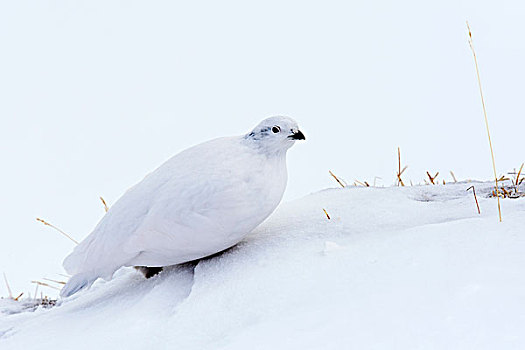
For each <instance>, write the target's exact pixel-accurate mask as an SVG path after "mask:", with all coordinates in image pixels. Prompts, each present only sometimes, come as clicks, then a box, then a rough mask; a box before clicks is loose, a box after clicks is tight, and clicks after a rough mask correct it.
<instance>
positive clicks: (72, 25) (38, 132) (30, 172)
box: [0, 1, 525, 296]
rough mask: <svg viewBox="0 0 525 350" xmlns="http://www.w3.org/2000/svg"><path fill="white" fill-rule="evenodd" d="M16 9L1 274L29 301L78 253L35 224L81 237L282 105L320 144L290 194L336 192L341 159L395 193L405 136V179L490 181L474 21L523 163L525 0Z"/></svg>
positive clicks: (494, 114)
mask: <svg viewBox="0 0 525 350" xmlns="http://www.w3.org/2000/svg"><path fill="white" fill-rule="evenodd" d="M0 4H1V5H0V50H1V51H0V123H1V124H0V125H1V126H0V166H1V168H0V169H1V171H0V195H1V202H0V224H1V226H0V237H1V239H0V272H1V271H5V272H6V274H7V276H8V278H9V280H10V282H11V287H12V289H13V292H14V293H16V294H18V293H19V292H22V291H25V292H26V293H27V291H29V290H30V289H32V287H30V284H29V282H30V280H32V279H41V278H42V277H50V278H56V277H57V274H58V273H61V272H62V268H61V261H62V259H63V258H64V257H65V256H66V255H67V254H68V253H69V251H70V250H71V249H72V248H73V244H72V242H70V241H68V240H67V239H65V238H63V237H62V236H60V235H59V234H58V233H56V232H54V231H52V230H51V229H50V228H47V227H44V226H42V225H41V224H39V223H37V222H36V221H35V218H36V217H42V218H44V219H46V220H48V221H50V222H51V223H53V224H55V225H57V226H59V227H61V228H62V229H63V230H64V231H66V232H68V233H70V234H71V235H72V236H74V237H75V238H77V239H79V240H80V239H82V238H83V237H85V236H86V235H87V234H88V233H89V232H90V230H91V229H92V228H93V227H94V226H95V224H96V223H97V221H98V220H99V219H100V218H101V217H102V215H103V213H104V212H103V207H102V205H101V203H100V202H99V199H98V196H100V195H102V196H103V197H104V198H105V199H106V200H107V201H108V203H109V204H110V205H111V203H113V202H114V201H115V200H117V199H118V197H119V196H120V195H121V194H122V193H123V192H124V191H125V190H126V189H127V188H129V187H130V186H131V185H133V184H134V183H136V182H138V181H139V180H141V179H142V178H143V177H144V175H146V174H147V173H148V172H149V171H151V170H153V169H154V168H156V167H157V166H158V165H160V164H161V163H162V162H163V161H164V160H166V159H167V158H169V157H170V156H171V155H173V154H175V153H177V152H179V151H180V150H182V149H184V148H187V147H189V146H191V145H193V144H196V143H199V142H202V141H205V140H208V139H211V138H214V137H217V136H225V135H235V134H242V133H245V132H248V131H249V130H250V129H251V128H252V127H253V126H254V125H256V124H257V123H258V122H259V121H260V120H261V119H263V118H265V117H268V116H271V115H276V114H282V115H288V116H291V117H293V118H295V119H296V120H297V121H298V122H299V125H300V126H301V129H302V130H303V132H304V133H305V135H306V137H307V141H306V142H305V143H298V144H297V145H296V146H295V147H294V148H293V149H291V150H290V152H289V161H288V165H289V184H288V189H287V193H286V195H285V200H290V199H294V198H298V197H301V196H303V195H305V194H308V193H310V192H313V191H317V190H319V189H322V188H325V187H327V186H336V184H335V182H334V181H333V180H332V179H331V178H330V177H329V175H328V170H329V169H331V170H333V171H334V172H335V173H336V174H338V175H340V176H341V177H343V178H345V179H346V180H348V181H349V182H353V180H354V179H358V180H360V181H365V180H366V181H368V182H373V181H374V177H375V176H378V177H381V178H382V180H377V181H378V184H380V185H385V186H389V185H391V184H392V183H393V181H394V178H395V171H396V167H397V153H396V152H397V151H396V149H397V147H398V146H400V147H401V150H402V158H403V160H402V161H403V163H404V164H407V165H408V166H409V168H408V170H407V172H406V173H405V179H406V181H407V182H408V180H410V179H411V180H413V181H414V183H418V182H422V181H423V178H424V176H425V171H427V170H429V171H431V172H436V171H439V172H440V174H442V175H443V176H445V177H444V178H445V179H446V180H447V181H448V180H449V179H450V175H449V174H448V172H449V171H450V170H453V171H454V172H455V174H456V176H457V177H458V179H468V178H477V179H490V178H491V176H492V167H491V162H490V153H489V148H488V142H487V137H486V130H485V125H484V121H483V114H482V110H481V103H480V98H479V92H478V87H477V81H476V76H475V70H474V62H473V59H472V54H471V52H470V49H469V46H468V44H467V31H466V27H465V20H467V19H468V20H469V21H470V24H471V27H472V29H473V35H474V43H475V47H476V50H477V54H478V59H479V64H480V69H481V77H482V82H483V88H484V93H485V97H486V103H487V110H488V116H489V121H490V126H491V131H492V136H493V143H494V147H495V154H496V162H497V167H498V172H499V173H504V172H507V171H510V170H512V169H513V168H517V167H519V165H520V164H521V163H522V162H523V161H525V159H524V151H523V146H524V143H523V138H522V135H523V131H524V130H525V120H524V118H523V105H522V100H523V91H524V89H523V86H524V81H525V79H524V78H525V77H524V75H525V70H524V64H523V62H524V61H525V41H524V34H525V22H524V21H523V18H524V15H525V12H524V7H523V5H522V2H520V1H514V2H512V1H498V2H480V1H439V2H423V1H414V2H406V1H391V2H388V1H378V2H377V1H362V2H343V1H340V2H337V1H322V2H321V1H320V2H306V1H295V2H292V1H264V2H259V3H254V2H250V3H248V2H242V1H239V2H224V1H221V2H211V1H210V2H201V1H199V2H191V3H190V2H182V1H180V2H172V1H155V2H136V1H80V2H79V1H75V2H71V1H69V2H68V1H33V2H28V1H1V2H0ZM442 175H440V176H439V178H442ZM58 277H59V278H60V276H58ZM48 293H49V294H51V295H52V294H54V292H53V291H52V290H50V291H48ZM6 294H7V292H6V291H5V289H4V287H3V286H2V287H0V295H4V296H5V295H6Z"/></svg>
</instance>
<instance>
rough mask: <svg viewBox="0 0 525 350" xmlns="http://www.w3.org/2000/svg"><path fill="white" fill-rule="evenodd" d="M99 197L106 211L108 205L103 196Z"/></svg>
mask: <svg viewBox="0 0 525 350" xmlns="http://www.w3.org/2000/svg"><path fill="white" fill-rule="evenodd" d="M99 198H100V200H101V201H102V204H103V205H104V210H105V211H106V213H107V212H108V210H109V207H108V205H107V204H106V201H105V200H104V198H102V196H101V197H99Z"/></svg>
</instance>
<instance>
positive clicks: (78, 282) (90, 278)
mask: <svg viewBox="0 0 525 350" xmlns="http://www.w3.org/2000/svg"><path fill="white" fill-rule="evenodd" d="M98 277H99V276H98V274H95V273H93V272H81V273H79V274H76V275H74V276H73V277H71V278H70V279H69V281H68V282H67V283H66V285H65V286H64V287H63V288H62V290H61V291H60V296H61V297H62V298H66V297H68V296H70V295H73V294H75V293H76V292H78V291H81V290H82V289H85V288H89V287H91V285H92V284H93V283H94V282H95V281H96V280H97V278H98Z"/></svg>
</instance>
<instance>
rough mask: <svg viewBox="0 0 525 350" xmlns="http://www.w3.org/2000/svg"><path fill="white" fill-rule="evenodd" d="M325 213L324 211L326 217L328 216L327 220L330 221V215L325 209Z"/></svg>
mask: <svg viewBox="0 0 525 350" xmlns="http://www.w3.org/2000/svg"><path fill="white" fill-rule="evenodd" d="M323 211H324V215H326V218H327V219H328V220H330V215H328V213H327V212H326V210H325V209H324V208H323Z"/></svg>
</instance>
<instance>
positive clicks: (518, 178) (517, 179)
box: [516, 163, 525, 186]
mask: <svg viewBox="0 0 525 350" xmlns="http://www.w3.org/2000/svg"><path fill="white" fill-rule="evenodd" d="M524 164H525V163H521V167H520V170H519V171H518V175H516V186H517V185H519V184H520V183H519V180H520V175H521V171H522V170H523V165H524Z"/></svg>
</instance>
